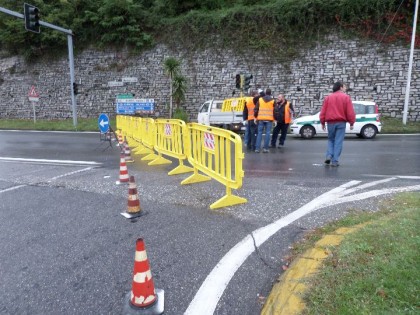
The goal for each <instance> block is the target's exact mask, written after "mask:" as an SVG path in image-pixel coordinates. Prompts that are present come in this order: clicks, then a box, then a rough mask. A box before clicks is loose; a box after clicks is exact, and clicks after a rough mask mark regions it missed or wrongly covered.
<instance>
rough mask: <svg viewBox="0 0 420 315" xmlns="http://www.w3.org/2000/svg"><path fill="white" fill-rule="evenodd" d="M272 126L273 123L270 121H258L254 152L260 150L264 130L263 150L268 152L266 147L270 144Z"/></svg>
mask: <svg viewBox="0 0 420 315" xmlns="http://www.w3.org/2000/svg"><path fill="white" fill-rule="evenodd" d="M272 126H273V122H272V121H271V120H259V121H258V135H257V143H256V145H255V148H256V150H260V148H261V140H262V134H263V130H264V128H265V137H264V149H266V150H268V145H269V143H270V137H271V135H270V134H271V127H272Z"/></svg>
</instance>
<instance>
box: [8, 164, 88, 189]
mask: <svg viewBox="0 0 420 315" xmlns="http://www.w3.org/2000/svg"><path fill="white" fill-rule="evenodd" d="M91 169H93V167H87V168H83V169H81V170H77V171H73V172H69V173H65V174H62V175H59V176H55V177H52V178H50V179H49V180H48V183H51V182H52V181H53V180H56V179H58V178H61V177H65V176H70V175H74V174H77V173H81V172H86V171H90V170H91ZM26 186H28V185H18V186H14V187H10V188H6V189H3V190H0V194H1V193H4V192H7V191H11V190H15V189H19V188H22V187H26Z"/></svg>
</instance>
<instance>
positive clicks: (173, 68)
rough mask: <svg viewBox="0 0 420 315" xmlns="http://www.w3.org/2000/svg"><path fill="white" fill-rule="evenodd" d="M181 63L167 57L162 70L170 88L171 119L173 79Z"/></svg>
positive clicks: (170, 110) (170, 111)
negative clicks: (168, 80)
mask: <svg viewBox="0 0 420 315" xmlns="http://www.w3.org/2000/svg"><path fill="white" fill-rule="evenodd" d="M180 65H181V63H180V62H179V61H178V60H177V59H175V58H173V57H169V58H166V59H165V61H164V63H163V68H164V70H165V73H166V74H167V75H168V76H169V79H170V86H169V95H170V103H169V118H172V108H173V107H172V94H173V93H172V89H173V79H174V77H175V76H176V75H177V74H178V72H179V67H180Z"/></svg>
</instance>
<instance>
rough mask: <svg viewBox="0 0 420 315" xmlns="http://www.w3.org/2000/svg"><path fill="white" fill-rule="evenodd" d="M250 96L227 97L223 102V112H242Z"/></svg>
mask: <svg viewBox="0 0 420 315" xmlns="http://www.w3.org/2000/svg"><path fill="white" fill-rule="evenodd" d="M249 98H250V97H235V98H228V99H225V100H224V101H223V104H222V112H231V111H235V112H242V111H243V110H244V107H245V105H246V102H247V100H248V99H249Z"/></svg>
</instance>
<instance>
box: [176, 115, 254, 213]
mask: <svg viewBox="0 0 420 315" xmlns="http://www.w3.org/2000/svg"><path fill="white" fill-rule="evenodd" d="M187 127H188V130H189V139H188V142H189V144H188V153H187V156H188V162H190V164H191V165H192V166H193V167H194V174H192V175H191V176H190V177H188V178H186V179H185V180H183V181H182V182H181V184H182V185H186V184H192V183H199V182H204V181H208V180H210V179H211V178H214V179H215V180H217V181H218V182H220V183H222V184H223V185H225V186H226V195H225V196H224V197H222V198H221V199H219V200H218V201H216V202H214V203H213V204H211V205H210V209H216V208H221V207H227V206H233V205H237V204H241V203H246V202H247V200H246V199H245V198H242V197H238V196H234V195H232V189H238V188H241V187H242V179H243V177H244V171H243V168H242V160H243V159H244V153H243V152H242V140H241V138H240V136H239V135H237V134H236V133H234V132H231V131H229V130H225V129H222V128H211V127H208V126H205V125H202V124H197V123H189V124H188V126H187ZM198 171H201V172H202V173H204V174H206V175H207V176H205V175H202V174H199V173H198Z"/></svg>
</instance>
